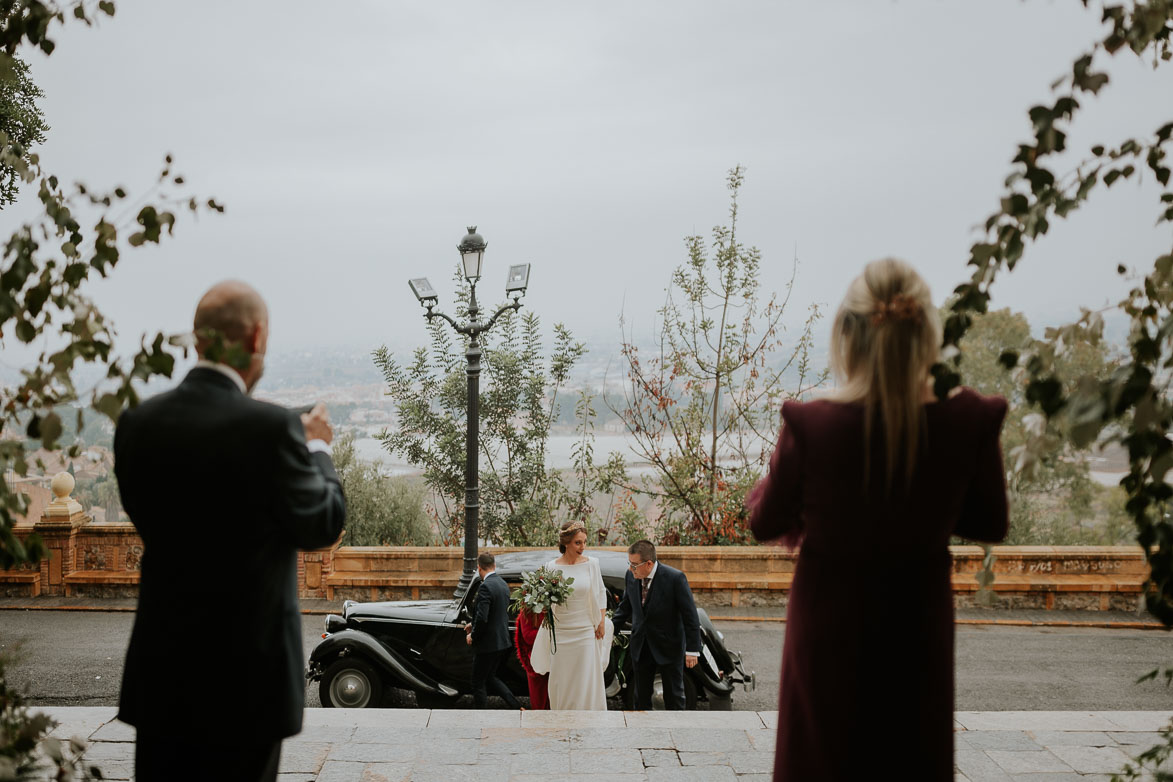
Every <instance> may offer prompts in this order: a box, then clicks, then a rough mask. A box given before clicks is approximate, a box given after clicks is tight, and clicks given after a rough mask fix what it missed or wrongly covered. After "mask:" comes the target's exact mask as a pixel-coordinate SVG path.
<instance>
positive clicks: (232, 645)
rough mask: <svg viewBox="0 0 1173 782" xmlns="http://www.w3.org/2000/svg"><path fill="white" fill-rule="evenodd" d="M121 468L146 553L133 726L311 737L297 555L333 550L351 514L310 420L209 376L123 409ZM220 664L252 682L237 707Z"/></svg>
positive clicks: (199, 371) (118, 436) (122, 711)
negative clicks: (214, 688) (311, 440)
mask: <svg viewBox="0 0 1173 782" xmlns="http://www.w3.org/2000/svg"><path fill="white" fill-rule="evenodd" d="M114 460H115V461H114V473H115V475H116V476H117V478H118V488H119V490H120V491H121V493H122V505H123V507H125V508H126V512H127V513H128V514H129V515H130V520H131V521H132V522H134V526H135V527H136V528H137V529H138V532H139V535H141V536H142V539H143V546H144V552H143V559H142V579H141V581H140V584H139V597H138V611H137V613H136V615H135V620H134V629H133V631H132V632H131V635H130V646H129V648H128V649H127V652H126V668H125V670H124V671H123V675H122V694H121V697H120V699H119V710H118V717H119V719H121V720H122V721H123V722H129V723H130V724H131V725H135V726H137V727H138V729H139V735H140V736H142V735H143V734H144V733H148V732H151V731H157V732H166V734H167V735H168V736H185V737H192V740H193V741H194V740H196V739H195V737H196V736H204V735H215V736H216V737H217V738H218V739H220V740H237V741H253V740H256V741H261V740H273V739H279V738H282V737H284V736H290V735H293V734H294V733H297V732H298V731H300V730H301V721H302V709H303V708H304V705H305V679H304V678H303V676H302V671H303V670H304V666H305V658H304V657H303V656H302V655H303V653H302V633H301V614H300V612H299V610H298V603H297V550H298V549H313V548H319V547H321V546H328V545H330V544H331V543H333V542H334V541H335V540H337V539H338V536H339V535H340V534H341V533H342V525H343V521H344V520H345V518H346V504H345V501H344V500H343V496H342V485H341V483H340V482H339V480H338V474H337V473H336V472H335V471H334V464H333V462H332V461H331V460H330V456H329V455H328V454H325V453H313V454H311V453H310V452H309V451H308V450H306V443H305V429H304V428H303V426H302V423H301V419H300V418H299V417H298V415H297V414H296V413H293V412H291V411H289V410H286V409H285V408H283V407H278V406H276V405H271V404H267V403H265V402H258V401H257V400H255V399H251V398H249V397H247V396H245V395H244V394H242V393H241V392H240V389H239V388H238V387H237V386H236V384H235V383H233V381H232V379H231V378H229V377H226V376H225V375H223V374H221V373H220V372H218V371H216V370H214V369H207V368H196V369H193V370H192V371H191V372H190V373H189V374H188V376H187V377H186V378H184V380H183V382H182V383H180V384H179V386H178V387H177V388H175V389H174V390H172V391H168V392H166V393H163V394H159V395H158V396H155V397H152V398H151V399H148V400H146V401H144V402H143V403H142V404H141V405H139V406H138V407H136V408H134V409H133V410H127V411H126V412H124V413H123V414H122V417H121V418H119V419H118V427H117V429H116V430H115V432H114ZM220 664H223V665H228V666H230V667H231V668H232V669H233V670H235V671H239V672H241V673H242V675H244V677H245V678H246V679H247V684H246V685H244V686H242V687H239V688H237V689H236V691H235V692H234V693H233V695H232V698H231V705H230V706H227V707H226V706H225V705H224V703H222V702H220V701H219V699H218V698H216V697H214V696H213V695H211V694H210V692H209V690H208V686H207V681H206V672H207V671H208V670H210V669H213V668H215V667H216V666H217V665H220Z"/></svg>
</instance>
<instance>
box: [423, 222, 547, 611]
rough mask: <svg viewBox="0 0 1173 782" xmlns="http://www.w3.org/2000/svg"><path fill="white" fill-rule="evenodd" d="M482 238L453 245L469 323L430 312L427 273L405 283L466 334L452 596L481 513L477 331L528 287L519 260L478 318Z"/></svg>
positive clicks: (469, 575) (465, 575)
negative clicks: (457, 556) (499, 298)
mask: <svg viewBox="0 0 1173 782" xmlns="http://www.w3.org/2000/svg"><path fill="white" fill-rule="evenodd" d="M487 246H488V245H487V244H485V239H484V237H482V236H481V235H480V234H478V233H477V227H476V226H475V225H473V226H469V229H468V233H467V234H466V235H465V237H464V239H463V240H461V242H460V244H459V245H457V247H456V249H457V250H459V251H460V262H461V266H462V268H463V271H464V278H465V279H466V280H468V283H469V286H470V288H469V294H468V322H467V323H464V324H460V323H457V322H456V321H455V320H453V319H452V318H451V317H449V316H448V315H445V314H444V313H443V312H437V311H435V309H434V308H435V306H436V303H437V302H438V301H439V297H438V296H437V294H436V290H435V288H433V287H432V285H431V283H429V282H428V280H427V278H426V277H418V278H416V279H413V280H409V281H408V285H410V286H411V291H412V293H414V294H415V297H416V298H417V299H419V302H420V305H421V306H423V307H425V308H427V312H425V313H424V317H425V318H427V319H428V322H429V323H431V321H432V318H443V319H444V320H446V321H448V323H449V325H451V326H452V328H453V329H455V330H456V331H457V333H459V334H463V335H464V336H466V337H468V349H467V350H466V351H465V352H464V357H465V358H466V359H467V360H468V367H467V368H466V370H465V372H466V374H467V376H468V420H467V425H468V426H467V430H466V434H465V459H464V570H463V572H461V574H460V582H459V584H457V587H456V594H458V595H459V594H461V593H462V592H463V591H464V590H465V589H467V588H468V586H469V584H471V583H472V580H473V577H474V576H475V575H476V561H477V539H478V537H479V535H478V526H479V524H480V512H481V499H480V498H481V486H480V467H479V464H478V452H477V438H478V436H479V434H480V382H481V343H480V337H481V335H482V334H484V333H485V332H487V331H488V330H489V329H491V328H493V324H494V323H496V322H497V318H499V317H501V315H502V314H503V313H505V312H506V311H508V310H513V311H515V312H516V311H517V310H519V309H521V297H522V296H524V295H525V290H526V288H527V287H528V286H529V264H528V263H521V264H516V265H514V266H510V267H509V277H508V279H507V280H506V283H505V295H506V296H510V297H512V298H513V301H512V302H511V303H509V304H506V305H505V306H503V307H501V308H500V309H499V310H497V311H496V312H495V313H493V316H492V317H491V318H489V319H488V320H480V319H479V318H478V317H477V316H478V315H479V314H480V308H479V307H477V281H478V280H479V279H480V278H481V263H482V262H483V261H484V258H485V248H486V247H487Z"/></svg>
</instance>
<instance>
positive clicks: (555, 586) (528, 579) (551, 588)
mask: <svg viewBox="0 0 1173 782" xmlns="http://www.w3.org/2000/svg"><path fill="white" fill-rule="evenodd" d="M573 583H574V579H573V578H571V577H570V576H567V575H564V574H563V573H562V571H561V570H558V569H557V568H549V567H546V566H545V565H543V566H542V567H540V568H538V569H537V570H533V571H530V572H529V573H522V574H521V586H518V587H514V588H513V591H512V592H511V593H510V598H511V604H512V605H511V607H512V608H513V610H514V611H517V612H520V611H521V607H522V605H523V604H524V605H525V606H526V607H528V608H529V610H530V611H531V612H533V613H534V614H537V615H538V616H541V617H543V618H542V624H543V625H544V626H545V628H546V630H547V632H549V633H550V648H551V649H552V650H553V651H557V650H558V637H557V635H555V633H554V611H553V610H552V609H553V607H554V606H558V605H562V604H563V603H565V602H566V599H567V598H568V597H570V594H571V593H572V592H573V591H574V587H572V586H571V584H573Z"/></svg>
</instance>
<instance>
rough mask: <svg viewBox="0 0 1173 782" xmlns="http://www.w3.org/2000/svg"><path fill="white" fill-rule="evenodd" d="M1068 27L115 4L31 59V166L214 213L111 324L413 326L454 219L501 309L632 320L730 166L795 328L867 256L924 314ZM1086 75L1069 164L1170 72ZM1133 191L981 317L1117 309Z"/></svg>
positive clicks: (864, 17)
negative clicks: (185, 196)
mask: <svg viewBox="0 0 1173 782" xmlns="http://www.w3.org/2000/svg"><path fill="white" fill-rule="evenodd" d="M1098 16H1099V13H1098V10H1095V9H1093V10H1091V11H1084V10H1082V9H1081V7H1080V4H1079V3H1075V2H1070V1H1069V0H1064V1H1063V2H1045V1H1044V0H1035V1H1034V2H1028V3H1023V2H1018V1H1017V0H987V1H986V2H981V3H976V2H972V0H970V1H968V2H942V1H940V0H934V1H933V2H913V1H912V0H901V1H900V2H876V1H875V0H871V1H869V2H854V3H847V2H834V3H830V2H813V1H812V2H786V3H781V2H714V1H712V0H706V1H705V2H696V1H695V0H693V1H686V0H674V2H658V3H650V2H630V0H628V1H627V2H592V3H552V2H548V1H546V2H495V3H484V2H392V1H391V0H383V1H382V2H342V1H341V0H338V1H336V2H329V3H322V2H313V3H310V2H298V1H297V0H282V1H281V2H248V3H242V2H209V1H208V0H203V1H202V2H199V3H193V2H179V1H178V0H119V2H118V13H117V16H116V17H115V18H114V19H111V20H105V21H103V22H102V23H101V24H100V26H99V27H97V28H94V29H87V28H85V27H84V26H79V25H69V26H68V27H67V28H66V29H65V30H61V31H59V33H58V40H57V42H58V49H57V51H56V53H55V54H54V55H53V56H52V57H49V58H45V57H41V56H39V55H34V56H32V57H31V58H30V61H31V63H32V66H33V76H34V78H35V79H36V81H37V82H38V83H39V84H41V85H42V87H43V88H44V91H45V93H46V97H45V100H44V104H43V105H44V111H45V115H46V118H47V120H48V122H49V123H50V124H51V125H52V131H51V132H50V134H49V139H48V141H47V143H46V144H45V145H44V147H43V148H42V150H41V152H42V157H43V160H44V161H45V162H46V163H47V165H48V167H49V168H50V169H51V170H53V171H56V172H58V173H60V174H62V175H63V176H64V177H65V178H67V179H74V178H80V179H83V180H85V181H86V182H88V183H90V184H91V185H93V186H113V185H115V184H121V185H125V186H127V187H128V188H129V189H130V190H131V192H132V195H133V194H137V193H141V192H142V191H143V190H145V189H146V187H147V186H149V184H150V183H151V182H152V181H153V177H154V175H155V173H156V172H157V170H158V168H159V165H160V163H161V161H162V158H163V156H164V155H165V154H167V153H168V152H170V153H173V154H174V155H175V158H176V161H177V170H178V171H181V172H183V173H184V174H185V175H186V177H187V180H188V183H189V185H190V189H191V191H192V192H194V193H196V194H200V195H204V196H215V197H216V198H217V199H219V200H220V201H222V202H223V203H224V204H225V205H226V207H227V212H226V214H224V215H207V216H201V217H200V218H199V220H198V221H193V220H192V219H191V218H190V217H186V218H181V220H180V222H179V224H178V225H177V227H176V231H175V234H176V236H175V238H174V239H173V240H171V241H167V242H165V244H164V245H163V246H162V247H161V248H158V249H155V248H150V249H146V250H143V251H135V252H131V253H128V254H126V255H125V256H124V260H123V261H122V263H121V264H120V265H119V267H118V269H117V271H116V273H115V274H114V275H113V277H112V278H111V279H110V280H109V281H106V282H103V283H102V284H100V285H97V286H95V287H94V288H93V289H92V292H93V295H94V296H95V297H96V298H97V300H98V302H99V303H100V304H101V305H103V306H104V307H105V309H106V310H107V311H108V312H109V314H110V315H111V316H112V317H113V318H114V319H115V322H116V323H117V324H118V325H119V329H120V332H121V333H122V334H123V336H124V337H129V338H131V339H133V340H134V341H135V342H137V335H138V334H139V333H141V332H143V331H152V332H153V331H155V330H159V329H164V330H169V331H182V330H184V329H187V328H190V322H191V314H192V310H193V308H194V303H195V301H196V299H197V298H198V296H199V295H200V293H201V292H202V291H203V290H204V289H206V288H207V287H208V286H209V285H210V284H211V283H213V282H215V281H216V280H218V279H221V278H225V277H239V278H243V279H245V280H247V281H249V282H252V283H253V284H255V285H256V286H257V287H258V288H259V289H260V290H261V291H262V293H263V294H264V295H265V296H266V298H267V299H268V301H269V303H270V307H271V312H272V341H271V349H274V350H279V351H289V350H298V349H301V348H303V347H318V348H320V347H330V346H338V347H344V346H345V347H349V348H353V347H363V348H365V347H373V346H375V345H378V344H380V343H383V342H390V343H391V344H392V345H411V344H415V343H420V342H422V341H423V340H424V337H425V332H424V327H423V319H422V318H421V317H420V312H421V311H420V309H419V307H418V305H417V304H416V301H415V299H414V297H413V296H412V294H411V292H410V290H409V289H408V287H407V279H408V278H409V277H415V276H428V277H430V278H431V280H432V282H433V284H434V285H435V286H436V287H437V288H438V289H439V290H440V292H441V306H442V307H443V306H444V305H445V304H446V303H450V302H451V291H452V283H451V282H450V279H449V277H450V274H451V271H452V268H453V264H454V263H455V262H456V260H457V253H456V249H455V246H456V244H457V243H458V242H459V241H460V239H461V237H462V235H463V234H464V231H465V226H467V225H473V224H475V225H478V226H479V228H480V232H481V233H482V234H483V235H484V237H485V238H486V240H487V241H488V245H489V247H488V252H487V253H486V256H485V278H484V281H483V283H482V285H481V286H480V287H481V291H482V298H489V299H490V300H497V299H498V293H499V292H500V291H502V290H503V287H504V279H505V273H506V269H507V268H508V266H509V265H510V264H514V263H523V262H529V263H532V264H533V271H532V275H531V279H530V292H529V295H528V296H527V298H526V299H525V303H526V305H527V306H529V307H531V308H532V309H533V310H534V311H536V312H537V313H539V314H540V315H541V316H542V317H543V319H545V320H546V321H547V322H552V321H554V320H561V321H564V322H565V323H566V324H567V325H568V326H569V327H570V328H571V329H572V330H573V331H574V332H576V333H578V334H579V335H580V336H582V337H585V338H587V339H591V340H602V339H607V338H610V339H613V338H614V337H615V335H616V334H617V328H618V327H617V320H618V317H619V315H620V313H621V311H622V310H624V309H626V314H627V317H628V321H629V323H633V324H634V325H635V327H636V329H637V331H638V330H640V329H645V330H646V329H650V327H651V325H652V320H653V315H654V309H655V306H656V305H657V304H658V303H659V302H660V301H662V299H663V290H664V287H665V285H666V284H667V282H668V279H669V275H670V273H671V270H672V269H673V267H674V266H676V265H677V264H679V263H681V262H683V260H684V259H685V253H684V244H683V238H684V237H685V236H687V235H689V234H692V233H701V234H705V235H708V234H709V232H710V231H711V228H712V226H713V225H715V224H717V223H721V222H724V221H725V220H726V209H727V206H728V202H727V193H726V191H725V189H724V178H725V172H726V170H727V169H729V168H730V167H732V166H734V165H736V164H741V165H743V166H745V168H746V171H747V178H746V184H745V187H744V190H743V194H742V213H741V226H740V230H741V237H742V239H743V240H744V241H745V242H746V243H748V244H752V245H756V246H757V247H759V248H760V249H761V251H762V253H763V258H764V263H763V271H762V279H763V283H764V285H765V287H766V288H767V289H768V290H775V289H780V288H781V286H782V285H783V283H784V281H785V280H786V278H787V276H788V274H789V267H790V260H791V258H792V256H793V253H794V250H795V247H797V251H798V256H799V259H800V269H799V276H798V283H797V287H796V291H795V295H794V299H793V301H794V302H795V308H794V313H795V319H798V318H799V316H800V313H801V310H802V309H803V308H804V307H805V306H806V304H808V303H810V302H823V303H825V304H827V305H828V306H829V307H830V308H831V310H832V311H833V308H834V307H835V306H836V305H837V304H838V301H839V299H840V297H841V296H842V293H843V291H844V289H845V287H846V283H847V281H848V280H849V279H850V278H851V277H852V276H854V275H855V274H856V273H858V271H859V270H860V268H861V267H862V265H863V264H864V263H865V262H867V261H868V260H871V259H875V258H878V257H881V256H885V255H896V256H899V257H902V258H905V259H907V260H908V261H910V262H912V263H913V264H915V265H916V266H917V267H918V268H920V269H921V270H922V272H923V273H924V274H925V275H926V276H927V278H928V279H929V281H930V283H931V284H932V286H933V289H934V293H935V294H936V295H937V297H938V299H943V298H944V296H945V295H946V294H947V293H948V291H949V290H950V289H951V288H952V287H953V286H954V285H956V284H957V283H958V282H960V281H961V280H962V279H964V278H965V277H966V276H967V275H966V269H965V265H964V264H965V260H966V257H967V254H966V251H967V248H968V247H969V245H970V244H971V243H972V242H973V241H974V240H975V238H977V234H976V232H975V228H974V227H975V226H976V225H978V224H979V223H980V222H982V221H983V220H984V219H985V217H986V216H987V215H988V214H989V213H990V212H991V211H992V210H993V208H994V207H995V205H996V203H997V197H998V195H999V193H1000V185H1001V182H1002V180H1003V178H1004V177H1005V175H1006V174H1007V173H1008V171H1009V170H1010V168H1009V166H1010V164H1009V161H1010V159H1011V158H1012V157H1013V156H1014V154H1015V151H1016V145H1017V144H1018V143H1019V142H1021V141H1024V140H1026V139H1027V138H1028V133H1029V124H1028V121H1027V118H1026V112H1027V109H1028V108H1029V107H1030V106H1031V105H1032V104H1034V103H1036V102H1041V101H1044V100H1047V99H1048V98H1049V96H1050V92H1049V85H1050V83H1051V82H1052V81H1053V80H1054V79H1056V78H1057V77H1059V76H1061V75H1063V74H1064V73H1066V72H1068V71H1069V69H1070V64H1071V62H1072V60H1073V59H1074V58H1075V57H1076V56H1077V55H1078V54H1079V53H1080V52H1082V51H1084V50H1085V49H1087V48H1088V47H1089V46H1090V44H1091V43H1092V42H1093V41H1094V40H1096V39H1097V38H1098V37H1102V32H1101V27H1100V25H1099V24H1098V22H1097V19H1098ZM1097 62H1099V61H1097ZM1107 66H1108V70H1109V72H1110V73H1111V75H1112V84H1111V85H1109V88H1108V89H1107V90H1106V92H1105V93H1104V95H1103V96H1102V97H1101V98H1098V99H1092V100H1087V101H1085V102H1086V103H1087V104H1088V108H1087V110H1086V111H1085V112H1084V113H1083V114H1082V115H1081V116H1080V121H1079V123H1078V125H1077V127H1076V129H1075V131H1074V132H1073V133H1072V135H1071V137H1070V139H1069V145H1070V146H1071V147H1072V148H1074V149H1075V150H1078V151H1079V152H1080V153H1083V152H1085V151H1086V150H1087V148H1088V147H1090V146H1091V145H1092V144H1095V143H1100V142H1103V143H1107V144H1112V143H1116V142H1119V141H1120V140H1122V139H1124V138H1127V137H1128V136H1129V135H1132V134H1136V133H1140V132H1151V131H1152V130H1154V129H1155V128H1156V127H1157V126H1159V125H1160V124H1161V123H1162V122H1164V121H1167V120H1168V119H1169V118H1170V117H1173V98H1171V96H1173V67H1168V66H1166V67H1164V68H1162V69H1161V70H1160V71H1157V72H1154V71H1153V70H1152V68H1151V66H1150V65H1149V64H1145V63H1142V62H1140V61H1138V60H1137V59H1136V58H1135V57H1133V56H1131V55H1128V54H1122V55H1119V56H1118V57H1117V58H1115V59H1114V60H1108V61H1107ZM1081 100H1084V99H1082V98H1081ZM1072 162H1074V159H1073V161H1072ZM1153 192H1154V191H1153V188H1152V185H1151V183H1150V184H1147V185H1142V186H1138V185H1137V184H1135V183H1133V182H1126V183H1124V184H1118V185H1117V186H1116V187H1114V188H1113V189H1112V191H1110V192H1107V193H1103V194H1100V195H1099V196H1097V198H1096V200H1095V202H1094V203H1093V204H1092V206H1090V207H1088V208H1087V209H1085V210H1084V211H1083V212H1082V213H1080V214H1077V215H1076V217H1075V218H1074V220H1073V221H1072V224H1071V225H1069V226H1068V225H1063V224H1062V223H1055V224H1054V229H1053V231H1052V235H1050V236H1048V237H1047V238H1046V240H1045V241H1044V242H1042V243H1041V244H1039V245H1037V246H1033V247H1030V248H1029V249H1028V253H1027V256H1026V259H1025V261H1024V262H1023V264H1022V265H1021V266H1020V268H1019V270H1018V271H1016V272H1014V273H1013V274H1012V275H1010V276H1008V277H1006V278H1005V279H1004V280H1003V281H1001V282H1000V283H999V284H998V285H997V286H996V287H995V291H994V292H995V296H994V304H995V306H1009V307H1013V308H1015V309H1020V310H1024V311H1025V312H1026V313H1027V314H1028V316H1029V317H1030V318H1031V320H1032V321H1033V322H1035V323H1036V325H1037V324H1039V323H1043V322H1054V321H1055V320H1057V319H1059V318H1062V317H1066V316H1068V315H1072V314H1074V313H1075V312H1076V311H1077V307H1078V305H1080V304H1084V305H1092V306H1100V305H1103V304H1105V303H1106V302H1108V301H1115V300H1116V299H1118V298H1119V297H1120V296H1121V295H1122V294H1123V293H1124V291H1125V290H1126V283H1124V282H1121V281H1120V279H1119V278H1118V277H1117V275H1116V274H1115V271H1114V268H1115V265H1116V264H1117V263H1118V262H1123V263H1126V264H1151V262H1152V259H1153V258H1154V257H1155V256H1156V255H1158V254H1160V253H1161V252H1168V250H1169V246H1170V240H1171V238H1173V231H1171V230H1170V229H1169V227H1168V225H1166V226H1165V227H1163V228H1160V229H1156V228H1154V221H1155V217H1156V210H1155V198H1154V197H1153ZM27 206H28V203H27V200H26V201H25V202H23V203H22V204H21V205H20V206H18V207H17V208H11V209H9V210H5V212H4V213H2V214H0V223H3V224H4V225H5V226H8V225H10V224H11V221H13V220H15V219H17V218H18V217H19V216H20V215H21V214H22V211H21V209H22V208H27ZM127 347H130V345H128V346H127Z"/></svg>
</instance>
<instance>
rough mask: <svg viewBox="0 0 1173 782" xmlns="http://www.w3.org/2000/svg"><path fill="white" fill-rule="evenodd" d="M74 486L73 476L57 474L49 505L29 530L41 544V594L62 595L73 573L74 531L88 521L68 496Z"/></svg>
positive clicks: (76, 503)
mask: <svg viewBox="0 0 1173 782" xmlns="http://www.w3.org/2000/svg"><path fill="white" fill-rule="evenodd" d="M75 485H76V481H74V479H73V476H72V475H70V474H69V473H67V472H59V473H57V475H56V476H54V478H53V484H52V487H53V501H52V502H50V503H49V505H48V507H46V508H45V510H44V512H42V513H41V519H40V521H38V522H37V523H36V524H34V525H33V529H34V530H35V531H36V532H37V534H38V535H40V536H41V540H42V541H44V544H45V551H46V557H45V558H44V559H43V560H41V586H42V589H41V592H42V594H46V595H63V594H65V577H66V576H68V575H69V574H70V573H72V572H73V571H74V570H76V569H77V567H76V563H75V551H74V549H75V547H76V546H75V538H76V537H77V530H78V528H79V527H82V526H84V525H85V524H87V523H88V522H89V520H90V517H89V516H87V515H86V514H85V511H84V510H83V509H82V507H81V504H80V503H79V502H78V501H77V500H75V499H73V497H71V496H70V493H71V492H72V491H73V487H74V486H75Z"/></svg>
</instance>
